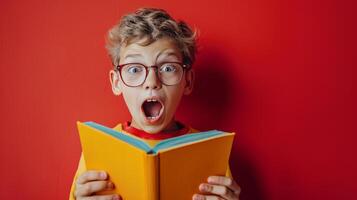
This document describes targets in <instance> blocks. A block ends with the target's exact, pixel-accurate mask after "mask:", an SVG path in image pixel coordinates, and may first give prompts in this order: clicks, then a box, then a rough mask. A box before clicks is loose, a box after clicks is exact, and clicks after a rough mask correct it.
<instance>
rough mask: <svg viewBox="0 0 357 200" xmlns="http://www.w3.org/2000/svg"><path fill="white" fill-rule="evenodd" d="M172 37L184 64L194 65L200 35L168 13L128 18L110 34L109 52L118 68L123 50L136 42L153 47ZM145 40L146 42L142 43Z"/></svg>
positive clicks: (144, 12) (140, 12)
mask: <svg viewBox="0 0 357 200" xmlns="http://www.w3.org/2000/svg"><path fill="white" fill-rule="evenodd" d="M163 37H168V38H170V39H172V40H173V41H175V42H176V45H177V47H178V48H179V49H180V50H181V53H182V57H183V64H185V65H192V64H193V62H194V60H195V54H196V49H197V47H196V31H192V29H191V28H190V27H189V26H188V25H187V24H186V23H185V22H184V21H177V20H175V19H173V18H172V17H171V16H170V15H169V14H168V13H167V12H166V11H165V10H162V9H158V8H141V9H138V10H137V11H136V12H134V13H131V14H128V15H125V16H123V17H122V18H121V20H120V21H119V23H118V24H116V25H114V27H113V28H111V29H110V30H109V32H108V38H107V44H106V48H107V50H108V54H109V56H110V57H111V60H112V63H113V65H114V66H116V65H118V64H119V59H120V58H119V53H120V48H121V47H122V46H123V45H129V44H131V43H133V42H137V41H139V40H140V41H143V43H141V45H144V46H145V45H149V44H151V43H152V42H155V41H156V40H158V39H160V38H163ZM142 39H143V40H142Z"/></svg>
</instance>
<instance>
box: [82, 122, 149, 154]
mask: <svg viewBox="0 0 357 200" xmlns="http://www.w3.org/2000/svg"><path fill="white" fill-rule="evenodd" d="M84 124H85V125H87V126H90V127H92V128H95V129H97V130H100V131H102V132H104V133H107V134H109V135H111V136H113V137H115V138H117V139H119V140H122V141H124V142H126V143H128V144H131V145H133V146H135V147H137V148H139V149H142V150H143V151H145V152H146V153H150V152H151V148H150V146H149V145H147V144H146V143H145V142H143V141H140V140H137V139H135V138H133V137H130V136H127V135H125V134H123V133H121V132H119V131H116V130H114V129H111V128H108V127H106V126H103V125H100V124H97V123H95V122H84Z"/></svg>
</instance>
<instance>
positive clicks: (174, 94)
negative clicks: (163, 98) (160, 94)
mask: <svg viewBox="0 0 357 200" xmlns="http://www.w3.org/2000/svg"><path fill="white" fill-rule="evenodd" d="M183 89H184V88H183V87H182V86H181V85H180V86H178V87H175V88H169V89H168V90H167V94H168V97H169V98H168V100H169V106H170V109H169V110H170V111H175V110H174V109H176V107H177V106H178V104H179V103H180V100H181V97H182V95H183Z"/></svg>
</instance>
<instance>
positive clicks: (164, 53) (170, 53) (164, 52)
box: [156, 51, 180, 60]
mask: <svg viewBox="0 0 357 200" xmlns="http://www.w3.org/2000/svg"><path fill="white" fill-rule="evenodd" d="M161 56H166V57H169V56H175V58H176V59H178V60H179V59H180V56H178V55H177V53H175V52H172V51H163V52H160V53H159V54H158V55H157V57H156V60H158V58H159V57H161Z"/></svg>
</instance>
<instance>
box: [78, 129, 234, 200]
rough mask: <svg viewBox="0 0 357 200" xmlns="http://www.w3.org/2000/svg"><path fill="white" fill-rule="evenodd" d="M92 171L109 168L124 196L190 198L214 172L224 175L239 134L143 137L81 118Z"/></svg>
mask: <svg viewBox="0 0 357 200" xmlns="http://www.w3.org/2000/svg"><path fill="white" fill-rule="evenodd" d="M77 125H78V131H79V134H80V140H81V145H82V151H83V156H84V160H85V163H86V166H87V169H88V170H105V171H106V172H108V174H109V178H110V180H111V181H112V182H113V183H114V184H115V190H114V191H110V192H108V193H117V194H119V195H120V196H121V197H122V198H123V199H124V200H159V199H161V200H186V199H187V200H188V199H192V195H193V194H194V193H199V190H198V186H199V184H200V183H203V182H206V181H207V177H208V176H211V175H220V176H224V175H225V173H226V170H227V167H228V161H229V154H230V150H231V147H232V143H233V137H234V133H226V132H222V131H217V130H213V131H207V132H200V133H193V134H186V135H182V136H177V137H173V138H169V139H165V140H162V141H161V142H159V143H158V144H157V145H156V146H155V147H153V148H151V147H150V146H149V145H148V144H146V143H145V142H144V141H143V140H140V139H137V138H135V137H132V136H130V135H128V134H124V133H121V132H118V131H115V130H113V129H111V128H108V127H105V126H103V125H100V124H97V123H95V122H85V123H81V122H77Z"/></svg>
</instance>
